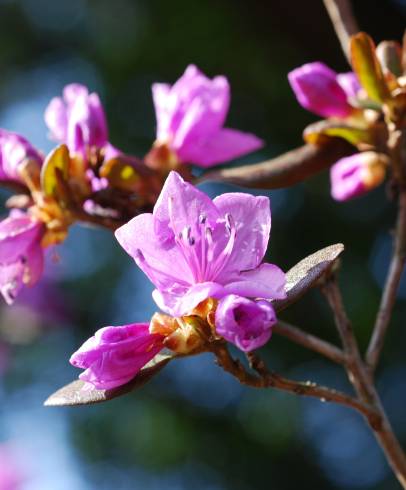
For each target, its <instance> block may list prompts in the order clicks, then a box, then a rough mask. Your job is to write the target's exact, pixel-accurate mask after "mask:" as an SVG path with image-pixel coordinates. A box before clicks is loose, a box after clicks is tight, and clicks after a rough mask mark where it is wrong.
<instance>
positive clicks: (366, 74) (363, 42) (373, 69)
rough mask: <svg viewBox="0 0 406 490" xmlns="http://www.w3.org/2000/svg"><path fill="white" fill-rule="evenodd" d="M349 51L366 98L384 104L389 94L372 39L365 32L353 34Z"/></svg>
mask: <svg viewBox="0 0 406 490" xmlns="http://www.w3.org/2000/svg"><path fill="white" fill-rule="evenodd" d="M350 51H351V64H352V67H353V69H354V72H355V73H356V74H357V76H358V79H359V81H360V83H361V85H362V87H363V88H364V89H365V91H366V93H367V94H368V96H369V97H370V98H371V99H372V100H373V101H375V102H379V103H384V102H386V101H387V100H388V99H389V98H390V93H389V89H388V86H387V85H386V81H385V77H384V76H383V72H382V68H381V65H380V64H379V61H378V58H377V56H376V52H375V45H374V42H373V41H372V39H371V38H370V37H369V36H368V34H366V33H365V32H359V33H358V34H355V35H354V36H352V37H351V44H350Z"/></svg>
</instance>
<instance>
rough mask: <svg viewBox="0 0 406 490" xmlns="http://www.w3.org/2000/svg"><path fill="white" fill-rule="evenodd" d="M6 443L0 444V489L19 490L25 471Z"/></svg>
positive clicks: (22, 484) (24, 477)
mask: <svg viewBox="0 0 406 490" xmlns="http://www.w3.org/2000/svg"><path fill="white" fill-rule="evenodd" d="M17 461H18V459H17V457H16V455H14V454H13V451H12V450H11V448H10V447H9V445H8V444H5V443H2V444H1V446H0V490H19V489H22V488H23V486H24V480H25V479H26V475H25V472H24V471H23V470H22V468H21V467H20V466H19V465H18V463H17Z"/></svg>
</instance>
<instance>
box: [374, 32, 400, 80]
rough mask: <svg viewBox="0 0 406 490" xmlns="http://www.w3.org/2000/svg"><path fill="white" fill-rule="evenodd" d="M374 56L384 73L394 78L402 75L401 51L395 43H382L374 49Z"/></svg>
mask: <svg viewBox="0 0 406 490" xmlns="http://www.w3.org/2000/svg"><path fill="white" fill-rule="evenodd" d="M376 55H377V57H378V60H379V63H380V64H381V66H382V69H383V71H384V73H387V72H389V73H392V74H393V75H395V77H400V76H401V75H402V61H401V60H402V49H401V47H400V44H399V43H398V42H396V41H382V42H381V43H379V44H378V47H377V48H376Z"/></svg>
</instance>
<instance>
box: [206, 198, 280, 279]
mask: <svg viewBox="0 0 406 490" xmlns="http://www.w3.org/2000/svg"><path fill="white" fill-rule="evenodd" d="M213 203H214V205H215V206H216V208H217V209H218V211H219V214H220V215H221V216H225V215H226V214H230V215H231V216H232V219H233V221H234V224H235V227H236V232H237V233H236V238H235V244H234V248H233V252H232V255H231V257H230V260H229V261H228V264H229V265H228V267H226V268H225V270H224V271H223V275H224V273H226V274H227V272H228V271H230V270H234V271H243V270H250V269H255V268H256V267H257V266H258V265H259V264H260V262H261V261H262V259H263V258H264V255H265V253H266V249H267V246H268V241H269V233H270V231H271V209H270V203H269V199H268V198H267V197H265V196H257V197H256V196H252V195H250V194H243V193H240V192H234V193H227V194H222V195H220V196H218V197H216V198H215V199H214V200H213ZM221 277H222V275H220V276H219V277H218V278H217V280H218V281H219V282H222V281H221Z"/></svg>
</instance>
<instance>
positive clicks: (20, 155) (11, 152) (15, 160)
mask: <svg viewBox="0 0 406 490" xmlns="http://www.w3.org/2000/svg"><path fill="white" fill-rule="evenodd" d="M28 158H30V159H32V160H36V161H37V162H38V164H39V165H41V164H42V161H43V158H42V156H41V155H40V153H39V152H38V151H37V150H36V149H35V148H34V147H33V146H32V145H31V143H29V142H28V141H27V140H26V139H25V138H24V137H23V136H20V135H19V134H17V133H13V132H11V131H7V130H5V129H0V180H17V181H20V180H21V178H20V175H19V173H18V167H19V165H20V164H21V163H23V162H24V160H25V159H28Z"/></svg>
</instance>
